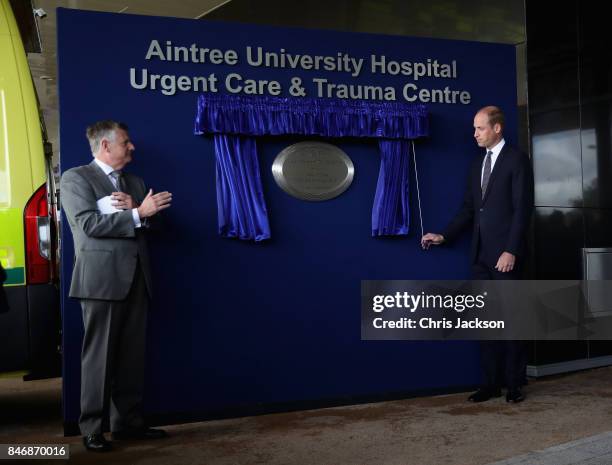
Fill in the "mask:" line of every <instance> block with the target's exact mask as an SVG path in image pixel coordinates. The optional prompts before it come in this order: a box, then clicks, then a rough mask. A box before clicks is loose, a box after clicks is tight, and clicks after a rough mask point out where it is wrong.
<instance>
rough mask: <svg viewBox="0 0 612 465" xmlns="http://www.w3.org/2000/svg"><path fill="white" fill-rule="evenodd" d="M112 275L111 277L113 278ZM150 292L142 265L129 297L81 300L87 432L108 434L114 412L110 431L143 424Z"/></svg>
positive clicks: (83, 422)
mask: <svg viewBox="0 0 612 465" xmlns="http://www.w3.org/2000/svg"><path fill="white" fill-rule="evenodd" d="M108 279H112V277H110V276H109V278H108ZM148 304H149V301H148V295H147V289H146V284H145V281H144V276H143V274H142V271H141V270H140V265H138V266H137V267H136V273H135V276H134V281H133V283H132V288H131V289H130V292H129V294H128V296H127V298H126V299H125V300H122V301H108V300H91V299H83V300H81V307H82V309H83V325H84V327H85V335H84V337H83V351H82V354H81V416H80V418H79V427H80V429H81V433H82V434H83V435H84V436H86V435H89V434H93V433H102V432H103V421H104V418H105V416H106V415H107V414H109V413H110V429H111V431H121V430H124V429H129V428H139V427H142V426H144V423H143V419H142V397H143V385H144V364H145V340H146V326H147V309H148Z"/></svg>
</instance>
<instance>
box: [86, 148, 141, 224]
mask: <svg viewBox="0 0 612 465" xmlns="http://www.w3.org/2000/svg"><path fill="white" fill-rule="evenodd" d="M94 161H95V162H96V164H97V165H98V166H99V167H100V168H101V169H102V171H104V174H105V175H106V176H107V177H108V179H110V182H111V183H112V184H113V186H115V189H117V191H119V190H120V189H119V186H118V185H117V179H115V177H114V176H111V173H114V172H115V169H114V168H113V167H112V166H109V165H107V164H106V163H104V162H103V161H100V160H98V159H97V158H95V157H94ZM132 219H133V220H134V227H135V228H140V227H141V226H142V222H141V221H140V215H139V214H138V209H137V208H132Z"/></svg>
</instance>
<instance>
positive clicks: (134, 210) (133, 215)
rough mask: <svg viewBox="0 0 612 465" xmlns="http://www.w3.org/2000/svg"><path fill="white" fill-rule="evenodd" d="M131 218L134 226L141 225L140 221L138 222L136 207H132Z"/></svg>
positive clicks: (138, 216) (138, 226)
mask: <svg viewBox="0 0 612 465" xmlns="http://www.w3.org/2000/svg"><path fill="white" fill-rule="evenodd" d="M132 219H133V220H134V227H135V228H140V227H142V223H141V222H140V215H139V214H138V208H132Z"/></svg>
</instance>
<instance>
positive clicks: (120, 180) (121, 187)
mask: <svg viewBox="0 0 612 465" xmlns="http://www.w3.org/2000/svg"><path fill="white" fill-rule="evenodd" d="M110 175H111V176H112V177H113V179H114V180H115V187H116V188H117V190H118V191H119V192H127V190H126V187H125V179H124V177H123V173H122V172H121V171H119V170H117V171H113V172H112V173H111V174H110Z"/></svg>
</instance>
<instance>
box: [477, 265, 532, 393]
mask: <svg viewBox="0 0 612 465" xmlns="http://www.w3.org/2000/svg"><path fill="white" fill-rule="evenodd" d="M518 278H519V271H518V270H517V269H516V268H515V269H514V270H512V271H510V272H508V273H501V272H499V271H497V270H496V269H495V268H490V267H489V266H487V265H485V264H484V263H482V262H481V261H478V260H477V261H476V263H475V264H474V265H472V279H477V280H504V279H518ZM480 367H481V369H482V387H483V388H487V389H498V388H501V387H503V386H506V387H507V388H508V389H515V388H518V387H521V386H522V385H523V384H525V370H526V367H527V347H526V344H525V341H481V342H480Z"/></svg>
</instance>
